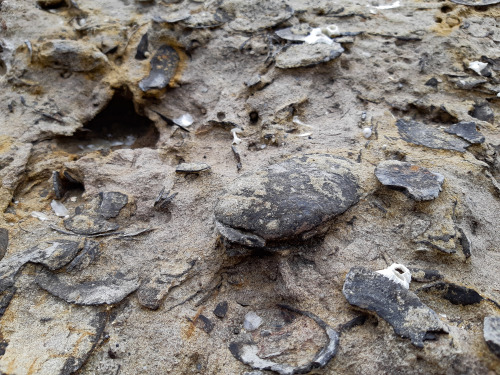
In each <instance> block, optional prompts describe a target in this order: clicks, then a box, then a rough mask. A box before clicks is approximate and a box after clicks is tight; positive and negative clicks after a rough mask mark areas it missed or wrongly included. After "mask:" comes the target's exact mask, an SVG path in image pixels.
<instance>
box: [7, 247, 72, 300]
mask: <svg viewBox="0 0 500 375" xmlns="http://www.w3.org/2000/svg"><path fill="white" fill-rule="evenodd" d="M79 249H80V246H79V242H76V241H69V240H55V241H53V242H52V243H51V244H48V245H46V246H45V247H44V248H40V247H38V246H36V247H33V248H31V249H28V250H25V251H23V252H21V253H18V254H14V255H12V256H10V257H8V258H5V259H2V262H1V263H0V292H3V291H4V290H6V289H8V288H10V287H11V286H13V285H14V282H15V277H16V275H17V273H18V272H19V271H20V270H21V268H22V267H23V266H24V265H25V264H26V263H29V262H31V263H37V264H43V265H44V266H46V267H48V268H49V269H51V270H57V269H59V268H62V267H64V266H65V265H66V264H68V263H69V262H71V260H72V259H73V258H74V257H75V256H76V254H77V253H78V251H79Z"/></svg>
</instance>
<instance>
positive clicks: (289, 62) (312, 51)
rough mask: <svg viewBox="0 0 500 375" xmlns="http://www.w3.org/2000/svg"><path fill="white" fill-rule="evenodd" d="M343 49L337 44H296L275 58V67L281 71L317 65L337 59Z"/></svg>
mask: <svg viewBox="0 0 500 375" xmlns="http://www.w3.org/2000/svg"><path fill="white" fill-rule="evenodd" d="M342 52H344V49H343V48H342V46H341V45H340V44H339V43H336V42H334V43H332V44H324V43H317V44H297V45H293V46H291V47H289V48H288V49H287V50H286V51H284V52H280V53H279V54H278V55H277V56H276V66H277V67H278V68H282V69H290V68H300V67H308V66H313V65H317V64H320V63H323V62H327V61H330V60H333V59H336V58H337V57H339V56H340V55H341V54H342Z"/></svg>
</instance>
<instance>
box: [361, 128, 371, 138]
mask: <svg viewBox="0 0 500 375" xmlns="http://www.w3.org/2000/svg"><path fill="white" fill-rule="evenodd" d="M371 136H372V128H364V129H363V137H365V138H366V139H368V138H370V137H371Z"/></svg>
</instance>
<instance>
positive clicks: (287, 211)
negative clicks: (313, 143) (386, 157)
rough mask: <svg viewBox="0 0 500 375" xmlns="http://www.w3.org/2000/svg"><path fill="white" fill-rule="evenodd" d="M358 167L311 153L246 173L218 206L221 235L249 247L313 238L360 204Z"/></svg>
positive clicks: (217, 217)
mask: <svg viewBox="0 0 500 375" xmlns="http://www.w3.org/2000/svg"><path fill="white" fill-rule="evenodd" d="M353 169H354V165H353V164H352V163H351V162H349V161H347V160H345V159H342V158H338V157H334V156H331V155H326V154H311V155H303V156H300V157H294V158H292V159H288V160H286V161H284V162H281V163H278V164H274V165H270V166H269V167H267V168H265V169H264V170H262V171H259V172H257V173H250V174H246V175H243V176H241V177H240V178H238V179H236V180H235V181H234V182H233V184H232V185H231V186H229V187H228V189H227V191H226V192H225V193H224V194H223V195H222V197H221V198H220V199H219V201H218V203H217V206H216V207H215V219H216V221H217V223H218V227H219V232H220V233H221V234H222V235H223V236H224V237H225V238H226V239H227V240H229V241H230V242H237V243H240V244H242V245H245V246H250V247H264V246H265V245H266V242H267V241H277V240H284V239H291V238H299V237H300V238H302V239H306V238H309V237H310V236H312V235H314V234H315V232H314V230H315V229H316V228H317V227H319V226H320V225H321V224H324V223H326V222H328V221H329V220H331V219H332V218H334V217H335V216H337V215H340V214H341V213H343V212H345V211H346V210H347V209H348V208H349V207H351V206H352V205H354V204H356V203H357V202H358V200H359V192H358V189H359V186H358V183H357V181H356V178H355V176H354V174H353V172H352V170H353ZM221 226H222V228H221Z"/></svg>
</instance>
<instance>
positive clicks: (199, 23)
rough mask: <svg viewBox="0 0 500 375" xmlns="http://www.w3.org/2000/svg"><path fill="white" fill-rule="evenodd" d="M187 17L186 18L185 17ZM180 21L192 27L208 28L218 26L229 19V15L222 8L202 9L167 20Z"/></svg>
mask: <svg viewBox="0 0 500 375" xmlns="http://www.w3.org/2000/svg"><path fill="white" fill-rule="evenodd" d="M186 18H187V19H186ZM174 21H175V22H177V21H182V24H183V26H185V27H187V28H192V29H209V28H214V27H219V26H222V25H223V24H225V23H226V22H227V21H229V16H228V15H227V13H226V12H225V11H224V10H223V9H216V10H214V11H202V12H197V13H193V14H190V15H189V16H187V17H186V16H184V15H179V16H177V17H175V18H173V20H171V18H169V19H168V21H167V22H174Z"/></svg>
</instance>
